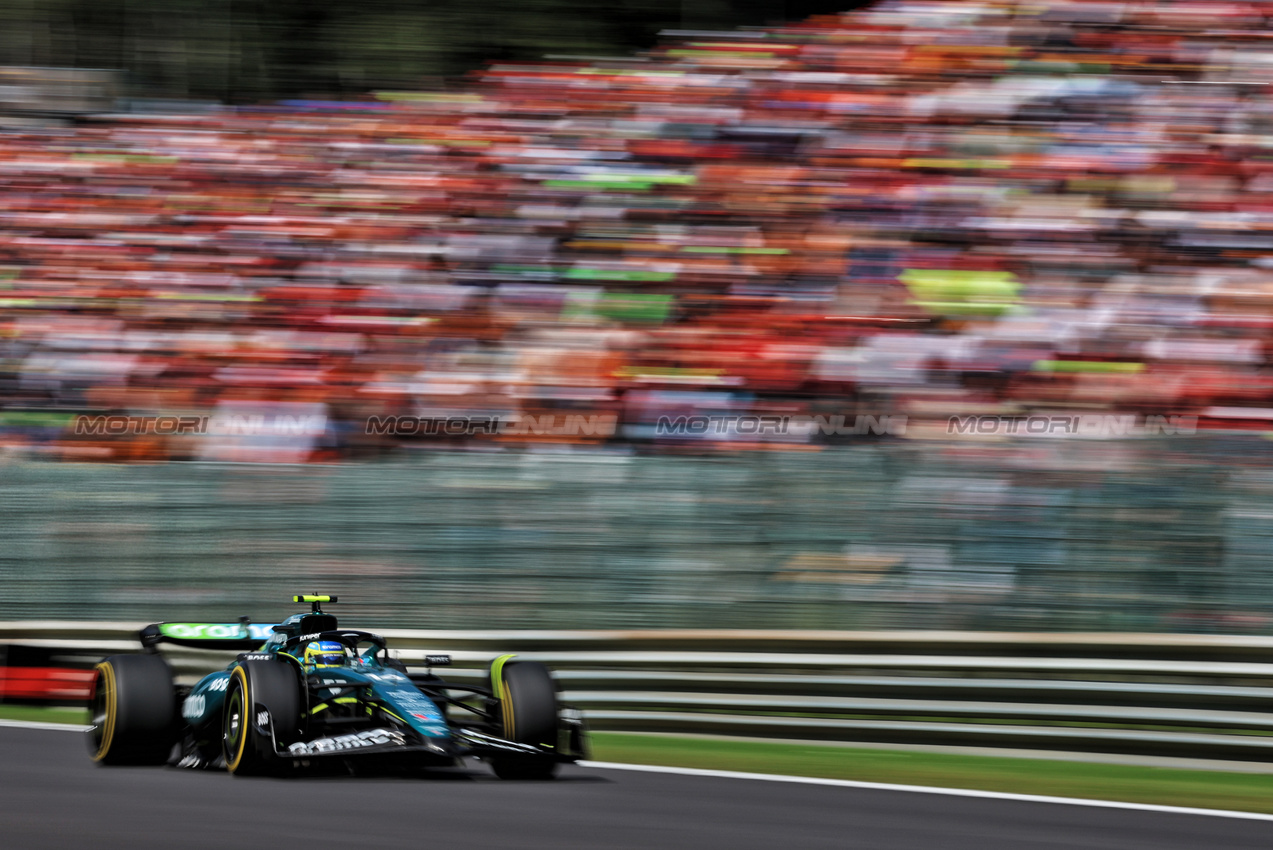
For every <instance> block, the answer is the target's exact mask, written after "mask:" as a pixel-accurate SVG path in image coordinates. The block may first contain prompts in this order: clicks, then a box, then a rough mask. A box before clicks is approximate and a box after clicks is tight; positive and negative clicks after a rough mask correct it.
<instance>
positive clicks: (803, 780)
mask: <svg viewBox="0 0 1273 850" xmlns="http://www.w3.org/2000/svg"><path fill="white" fill-rule="evenodd" d="M579 766H580V767H595V768H601V769H602V770H639V771H643V772H646V773H675V774H679V775H682V776H711V777H715V778H718V779H760V780H764V781H767V782H795V783H799V784H802V785H832V786H835V787H838V788H864V789H866V790H870V791H909V792H911V793H915V794H943V795H945V796H948V797H980V798H982V799H986V800H1016V801H1018V802H1022V803H1060V804H1064V805H1068V806H1093V807H1096V808H1101V809H1131V810H1134V811H1140V812H1163V813H1166V814H1173V815H1207V816H1210V817H1217V818H1238V819H1240V820H1262V821H1273V815H1266V814H1260V813H1259V812H1235V811H1230V810H1228V809H1194V808H1186V807H1184V806H1156V805H1153V804H1152V803H1122V802H1117V801H1114V800H1084V799H1082V798H1080V797H1045V796H1041V795H1037V794H1009V793H1005V792H1002V791H975V790H972V789H968V788H935V787H932V786H929V785H893V784H891V783H887V782H857V781H855V780H852V779H819V778H817V777H812V776H782V775H780V774H776V773H743V772H741V771H736V770H703V769H700V768H696V767H662V766H658V765H647V764H616V763H614V762H608V761H581V762H579Z"/></svg>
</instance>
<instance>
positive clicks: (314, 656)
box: [305, 640, 345, 670]
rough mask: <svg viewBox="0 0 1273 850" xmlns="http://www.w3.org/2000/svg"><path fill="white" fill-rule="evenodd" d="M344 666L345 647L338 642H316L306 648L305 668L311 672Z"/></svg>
mask: <svg viewBox="0 0 1273 850" xmlns="http://www.w3.org/2000/svg"><path fill="white" fill-rule="evenodd" d="M344 665H345V647H344V646H343V645H342V644H340V643H338V642H337V641H334V640H316V641H312V642H311V643H310V644H309V645H308V646H306V647H305V666H306V667H307V668H309V669H311V670H314V669H318V668H320V667H343V666H344Z"/></svg>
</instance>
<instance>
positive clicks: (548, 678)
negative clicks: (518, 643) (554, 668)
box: [491, 661, 557, 779]
mask: <svg viewBox="0 0 1273 850" xmlns="http://www.w3.org/2000/svg"><path fill="white" fill-rule="evenodd" d="M495 678H497V679H498V680H499V683H500V684H499V693H498V696H499V698H500V705H499V709H500V723H501V726H502V730H503V737H504V738H505V739H506V740H509V741H516V742H517V743H519V744H531V745H533V746H537V747H543V748H544V749H545V750H547V752H546V753H544V754H543V755H529V754H527V755H511V754H510V755H506V756H497V757H495V758H493V759H492V760H491V768H492V769H493V770H494V771H495V775H496V776H498V777H499V778H500V779H550V778H552V776H553V774H555V773H556V772H557V758H556V756H555V755H554V754H553V751H554V750H555V749H556V747H557V686H556V685H555V684H554V683H553V680H552V675H551V674H549V672H548V668H547V667H545V666H544V665H543V664H540V663H539V662H538V661H510V662H508V663H506V664H504V665H503V666H502V668H500V669H499V670H498V671H496V676H495Z"/></svg>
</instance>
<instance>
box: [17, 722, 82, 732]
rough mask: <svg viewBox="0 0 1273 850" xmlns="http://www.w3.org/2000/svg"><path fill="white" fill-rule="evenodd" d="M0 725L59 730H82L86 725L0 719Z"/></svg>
mask: <svg viewBox="0 0 1273 850" xmlns="http://www.w3.org/2000/svg"><path fill="white" fill-rule="evenodd" d="M0 726H11V727H13V728H15V729H56V730H58V731H60V732H84V731H87V730H88V727H87V726H80V725H79V724H77V723H43V722H41V721H39V720H0Z"/></svg>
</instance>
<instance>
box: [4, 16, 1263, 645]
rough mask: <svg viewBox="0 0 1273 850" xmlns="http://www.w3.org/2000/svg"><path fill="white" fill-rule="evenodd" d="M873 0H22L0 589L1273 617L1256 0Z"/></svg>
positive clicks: (930, 613)
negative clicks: (462, 2) (469, 0)
mask: <svg viewBox="0 0 1273 850" xmlns="http://www.w3.org/2000/svg"><path fill="white" fill-rule="evenodd" d="M851 5H853V4H851V3H839V4H835V6H834V8H831V7H828V6H827V5H826V4H820V5H815V4H813V3H804V4H801V3H797V2H787V3H786V4H785V5H784V4H783V3H782V2H777V0H775V2H769V3H766V2H756V3H734V4H730V3H726V2H709V0H692V2H691V0H685V2H682V3H666V2H655V0H648V2H644V3H630V4H621V5H618V6H614V7H611V8H605V9H602V8H598V7H596V6H592V5H584V4H579V3H576V2H572V0H536V2H523V3H516V4H513V3H500V2H482V3H474V4H469V5H468V6H463V7H454V8H452V7H447V8H441V7H434V6H424V5H420V4H416V3H409V2H405V1H404V0H396V2H395V1H394V0H377V2H368V3H362V4H356V5H352V6H351V5H347V4H337V3H328V2H322V0H311V2H272V3H260V2H233V3H209V2H200V0H175V2H167V3H162V4H159V3H151V2H145V0H115V2H109V3H102V2H93V3H89V2H79V1H78V0H26V2H21V3H6V4H2V5H0V65H3V67H0V519H2V520H3V532H2V535H3V536H2V537H0V540H2V541H3V542H2V543H0V586H2V587H3V592H2V593H0V618H3V619H5V620H32V619H43V618H66V619H111V620H132V619H138V620H140V619H155V620H157V619H169V620H175V619H183V618H188V619H200V620H202V619H209V618H217V617H228V618H233V617H236V616H238V615H239V614H241V613H245V612H251V613H253V614H254V615H257V616H259V617H260V618H262V619H263V616H262V615H265V614H282V613H284V611H285V609H284V608H283V607H278V606H275V607H270V606H272V605H273V604H274V603H275V602H276V601H280V600H282V599H285V598H287V597H288V595H289V594H291V593H293V592H297V591H300V590H308V589H310V588H309V586H308V584H311V583H312V584H314V585H316V587H315V588H314V589H317V590H322V591H329V592H338V593H340V594H341V596H342V597H345V598H346V599H347V600H349V601H354V600H355V599H356V600H357V601H358V603H359V606H360V607H359V611H360V612H362V616H363V618H364V620H365V621H368V622H370V623H372V624H376V623H379V624H390V625H398V626H418V627H456V628H491V627H536V628H584V627H586V628H597V627H616V628H636V627H685V626H696V627H730V628H735V627H746V628H764V627H770V628H825V629H895V628H907V629H934V628H940V629H988V630H1091V631H1211V632H1230V633H1231V632H1266V631H1267V630H1268V628H1269V627H1270V616H1273V569H1271V568H1270V563H1269V558H1268V554H1269V548H1270V547H1269V540H1270V533H1273V472H1270V470H1269V468H1268V465H1267V458H1268V457H1269V442H1268V438H1267V435H1268V434H1269V433H1270V432H1273V376H1271V374H1270V371H1269V365H1268V359H1269V356H1270V347H1269V345H1270V342H1271V341H1273V285H1271V284H1273V275H1271V274H1270V271H1269V267H1270V266H1273V233H1271V232H1270V230H1271V229H1273V102H1271V101H1270V98H1269V87H1270V85H1273V49H1270V48H1269V46H1268V43H1267V33H1268V31H1269V24H1270V19H1271V18H1273V2H1233V3H1226V2H1056V1H1055V0H1052V1H1051V2H1043V0H1032V2H1014V0H1002V2H900V0H895V1H894V2H880V3H876V4H874V5H872V6H869V7H866V8H862V9H859V10H856V11H852V10H850V11H845V8H846V7H848V6H851ZM808 15H813V16H812V17H806V16H808ZM781 19H786V20H788V21H790V23H773V22H774V21H776V20H781ZM100 417H107V418H106V419H101V418H100ZM148 417H149V418H148ZM156 417H158V419H156ZM390 417H407V420H406V421H407V422H408V426H404V427H399V428H395V427H388V426H385V424H384V423H385V422H388V421H400V420H390ZM466 417H467V418H469V419H476V421H478V422H481V421H488V422H489V421H499V422H502V423H505V424H507V423H515V424H514V427H470V428H467V429H466V428H465V427H463V426H462V424H461V425H460V426H457V428H456V429H455V430H450V429H449V425H448V427H447V428H442V429H441V431H440V432H439V430H438V429H437V428H434V429H432V431H431V430H430V429H429V428H422V427H420V421H421V419H423V420H426V421H429V422H437V421H443V422H446V423H462V422H464V421H467V420H466ZM695 417H698V418H697V419H696V418H695ZM483 418H485V419H483ZM678 418H679V421H680V422H681V423H682V424H681V426H679V428H678V427H676V426H675V422H676V421H677V420H678ZM185 421H193V422H197V423H201V424H198V425H196V426H193V427H185V426H183V425H180V423H181V422H185ZM208 421H213V422H214V423H216V422H219V423H221V424H222V425H224V424H225V423H226V422H229V423H230V426H229V427H212V428H208V427H207V424H206V423H207V422H208ZM174 422H176V423H178V426H177V427H172V423H174ZM528 422H529V423H531V424H530V425H529V426H527V425H526V423H528ZM669 422H671V423H673V427H668V425H667V423H669ZM164 423H167V425H165V424H164ZM253 423H255V424H253ZM376 423H379V424H376ZM411 423H414V424H413V425H412V424H411ZM572 423H573V424H572ZM696 424H699V425H701V426H702V427H695V426H696ZM1036 425H1038V427H1037V428H1036V427H1035V426H1036ZM1089 426H1090V427H1089ZM297 581H302V582H304V583H306V586H305V587H297ZM275 608H277V610H275Z"/></svg>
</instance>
